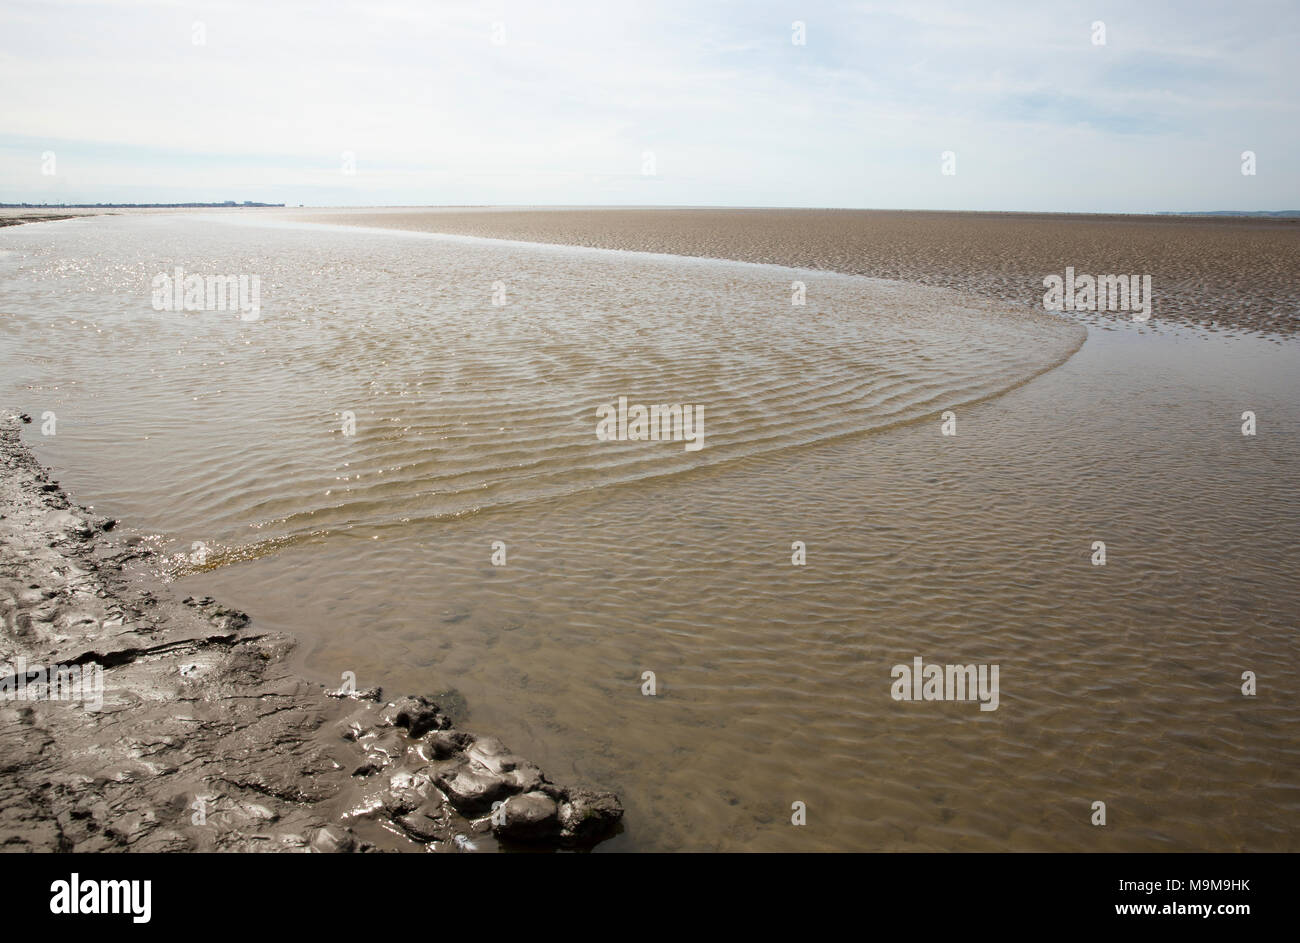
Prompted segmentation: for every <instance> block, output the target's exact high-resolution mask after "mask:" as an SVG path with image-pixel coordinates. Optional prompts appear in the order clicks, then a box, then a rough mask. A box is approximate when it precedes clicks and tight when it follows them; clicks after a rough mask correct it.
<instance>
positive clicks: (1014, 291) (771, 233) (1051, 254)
mask: <svg viewBox="0 0 1300 943" xmlns="http://www.w3.org/2000/svg"><path fill="white" fill-rule="evenodd" d="M279 212H283V213H288V212H289V211H287V210H285V211H279ZM293 217H294V218H296V219H302V220H308V221H312V222H321V223H341V224H345V225H353V226H380V227H385V228H392V229H416V230H424V231H428V232H442V233H456V234H461V235H470V236H486V237H491V238H497V239H514V240H521V241H525V242H550V243H564V244H567V245H579V246H591V247H594V248H604V249H631V250H637V251H643V252H664V253H670V254H673V255H689V256H703V257H707V258H718V259H737V260H740V261H745V262H766V263H771V264H775V265H791V266H796V267H799V268H813V269H824V270H827V271H833V272H845V273H848V274H851V275H869V276H872V277H874V278H888V279H897V280H899V281H906V282H913V283H916V284H920V285H932V286H935V287H940V288H951V289H956V290H958V291H964V292H970V293H972V294H976V295H981V296H984V297H989V298H996V299H999V300H1002V301H1011V302H1016V303H1020V304H1027V305H1030V306H1033V307H1037V308H1040V309H1041V307H1042V300H1043V279H1044V277H1045V276H1048V275H1053V274H1055V275H1063V274H1064V272H1065V269H1066V267H1067V266H1070V267H1073V268H1074V269H1075V271H1076V272H1078V273H1080V274H1083V273H1088V274H1092V275H1124V274H1127V275H1150V276H1151V279H1152V286H1153V287H1152V294H1153V295H1154V298H1155V305H1154V311H1153V312H1152V316H1151V319H1152V322H1153V324H1156V325H1158V324H1159V323H1160V322H1174V323H1183V324H1193V325H1197V326H1199V327H1205V328H1209V327H1213V328H1230V329H1237V330H1247V331H1258V332H1261V333H1268V334H1294V333H1296V332H1297V330H1300V294H1298V293H1297V291H1296V285H1297V284H1300V220H1290V219H1259V218H1217V217H1216V218H1211V217H1178V216H1122V215H1070V214H1052V213H948V212H913V211H901V210H815V209H757V208H755V209H749V208H696V207H692V208H668V207H665V208H652V207H639V208H627V207H610V208H602V207H580V208H572V209H567V208H531V209H510V208H497V207H484V208H452V207H449V208H422V207H398V208H376V209H362V208H357V209H348V210H342V209H334V210H331V209H317V210H296V211H293ZM1099 316H1100V317H1103V318H1105V317H1107V316H1109V317H1110V318H1120V319H1127V318H1129V317H1130V315H1128V314H1125V313H1117V312H1099Z"/></svg>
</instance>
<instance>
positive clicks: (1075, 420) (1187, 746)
mask: <svg viewBox="0 0 1300 943" xmlns="http://www.w3.org/2000/svg"><path fill="white" fill-rule="evenodd" d="M0 240H3V245H4V247H5V248H6V249H10V250H13V255H11V256H6V257H4V258H0V275H3V281H0V315H2V317H0V337H2V338H3V344H4V347H3V350H4V353H3V364H4V377H5V384H4V389H3V394H4V396H5V397H6V402H11V403H12V404H13V405H14V406H17V407H18V408H22V409H26V410H27V411H28V412H30V413H32V414H33V416H37V415H39V414H40V413H41V412H42V411H45V410H53V411H54V412H55V413H56V414H57V415H58V421H59V425H58V435H57V436H54V437H52V438H42V437H40V436H39V435H29V439H31V440H33V441H34V444H35V445H36V446H37V448H38V450H39V452H40V454H41V457H42V458H43V459H44V460H46V461H48V462H50V463H52V464H54V465H55V467H56V470H57V471H59V472H60V474H61V476H62V480H63V481H64V483H65V484H66V485H68V486H69V487H71V488H72V489H73V491H74V493H76V494H77V495H78V496H79V497H80V498H81V499H83V500H86V501H90V502H93V503H95V504H97V505H98V506H99V509H100V511H101V512H103V513H109V514H113V515H115V516H120V517H122V518H124V520H125V521H126V522H127V523H128V524H131V525H134V526H137V527H140V528H142V529H145V530H151V531H156V532H159V533H162V534H164V535H165V537H166V538H167V539H168V540H169V541H171V542H172V546H173V548H174V551H175V552H176V553H177V554H178V555H179V554H184V557H181V558H179V562H180V563H181V565H180V566H179V567H178V569H177V574H178V575H180V576H182V577H183V584H184V588H185V589H186V591H190V592H211V593H213V594H214V595H219V596H220V597H222V598H223V600H224V601H226V602H228V603H230V604H232V605H237V606H240V607H242V608H246V609H248V610H249V611H250V612H252V614H253V615H254V617H255V618H256V619H257V620H258V621H259V623H260V624H262V625H264V626H266V627H267V628H273V629H282V630H287V631H291V632H293V633H294V634H296V635H297V636H298V637H299V638H301V639H302V640H303V642H304V646H303V652H302V653H301V656H300V657H301V658H302V659H303V661H304V665H305V667H306V669H307V670H309V671H312V672H315V673H318V674H319V675H320V676H322V677H332V678H337V676H338V675H339V673H340V672H342V671H345V670H348V671H355V672H356V673H357V677H358V680H359V682H361V683H364V684H371V683H381V684H383V685H385V686H386V687H388V688H389V689H390V690H412V691H436V690H442V689H446V688H448V687H455V688H457V689H459V690H460V691H461V692H462V693H464V694H465V695H466V696H467V698H468V701H469V705H470V709H471V711H472V717H471V726H477V727H480V728H482V729H484V730H490V731H492V732H493V733H495V734H499V735H500V736H502V738H503V739H505V740H506V742H508V743H510V744H511V746H512V747H514V748H515V749H517V750H519V751H521V752H523V753H526V754H528V755H530V756H531V757H532V758H534V759H536V760H538V761H539V762H541V763H542V765H543V766H544V767H545V768H547V769H548V770H549V771H551V772H552V773H553V774H554V775H555V776H557V777H560V778H563V779H574V778H576V779H584V778H585V779H589V780H592V781H594V782H598V783H600V784H602V785H606V786H609V787H611V788H615V789H617V790H618V791H619V792H620V793H621V794H622V796H623V798H624V800H625V802H626V804H627V806H628V810H629V811H628V819H627V829H626V831H625V833H624V835H623V836H621V837H620V838H619V839H617V840H615V841H614V842H613V843H611V845H612V847H624V848H690V849H763V850H767V849H774V850H775V849H895V850H900V849H918V850H921V849H945V848H960V849H990V850H994V849H1055V848H1064V849H1078V850H1092V849H1100V848H1106V849H1151V850H1155V849H1161V848H1180V849H1191V848H1206V849H1223V850H1226V849H1233V848H1241V847H1244V848H1258V849H1263V848H1271V849H1280V848H1287V847H1291V842H1292V839H1291V838H1290V829H1289V823H1290V822H1292V821H1294V816H1295V813H1296V811H1297V808H1296V805H1297V800H1296V797H1295V795H1294V793H1295V784H1296V775H1295V774H1296V771H1297V766H1298V763H1297V755H1296V754H1297V745H1296V744H1297V742H1300V741H1298V740H1297V737H1296V736H1295V734H1296V730H1295V727H1294V723H1295V716H1296V715H1295V711H1294V710H1293V709H1292V707H1291V705H1292V704H1294V703H1295V696H1296V694H1297V692H1296V691H1295V690H1294V689H1295V687H1296V685H1297V682H1296V680H1295V673H1294V672H1293V671H1290V670H1289V666H1290V665H1292V664H1294V661H1295V658H1296V655H1297V651H1296V647H1297V646H1296V641H1295V633H1294V625H1293V620H1294V614H1295V612H1296V611H1297V603H1300V596H1298V591H1297V587H1296V583H1295V579H1294V577H1293V575H1292V574H1293V572H1294V569H1295V563H1296V560H1295V548H1296V546H1298V545H1300V540H1298V539H1297V538H1300V533H1298V530H1300V527H1298V525H1297V524H1296V521H1297V519H1298V517H1297V514H1296V511H1297V510H1300V508H1297V506H1296V505H1297V498H1296V496H1295V493H1294V489H1293V487H1292V484H1293V482H1294V480H1295V472H1296V461H1297V460H1296V455H1297V452H1296V448H1295V446H1296V443H1297V441H1300V410H1298V409H1297V405H1296V404H1297V402H1298V399H1297V395H1296V394H1297V392H1298V391H1297V388H1296V386H1297V381H1296V379H1295V371H1294V365H1295V356H1294V355H1295V349H1294V346H1293V345H1289V344H1288V345H1283V346H1281V347H1278V346H1274V345H1269V344H1266V343H1264V342H1262V341H1257V340H1251V339H1236V340H1232V341H1225V340H1223V339H1216V340H1214V341H1205V340H1200V339H1197V338H1194V337H1191V336H1188V335H1185V334H1181V333H1174V334H1168V335H1164V336H1156V335H1151V334H1147V333H1142V334H1139V333H1136V332H1133V331H1130V330H1128V329H1117V330H1115V331H1103V330H1094V331H1093V333H1092V338H1091V340H1090V341H1089V342H1088V343H1087V344H1086V345H1085V346H1084V347H1083V348H1082V350H1080V351H1079V353H1078V354H1076V355H1075V356H1074V357H1073V358H1071V359H1069V360H1068V361H1066V362H1064V363H1063V365H1061V366H1058V367H1057V368H1056V369H1054V370H1049V372H1047V373H1042V371H1044V370H1048V368H1050V367H1052V366H1053V365H1055V364H1058V363H1061V362H1062V361H1063V360H1064V359H1065V358H1066V357H1068V356H1069V355H1070V354H1071V352H1073V351H1074V350H1075V349H1076V347H1077V346H1078V343H1079V340H1080V337H1081V334H1082V332H1081V329H1080V328H1078V327H1077V326H1075V325H1072V324H1069V323H1067V322H1063V321H1058V320H1049V319H1047V318H1045V317H1042V316H1038V315H1032V314H1012V313H1004V312H1001V311H990V310H986V309H985V306H984V304H983V303H982V302H977V301H975V300H973V299H963V298H960V297H959V296H955V295H952V294H947V293H943V292H939V291H935V290H929V289H917V288H913V287H908V286H899V285H892V284H889V283H880V282H872V281H869V280H865V279H859V278H850V277H842V276H833V275H825V274H822V273H811V272H805V273H802V274H800V273H798V272H796V271H794V270H789V269H778V268H772V267H763V266H748V265H739V264H728V263H717V262H703V261H692V260H686V259H664V258H657V257H649V256H635V255H616V254H608V253H598V252H588V251H581V250H564V249H556V248H547V247H522V246H510V245H502V244H492V243H482V242H474V241H468V240H448V239H437V238H433V237H424V236H416V235H406V234H377V233H368V232H352V231H346V230H344V231H330V230H325V231H321V230H312V229H305V228H299V229H295V228H274V227H252V226H242V225H224V224H216V223H209V222H205V221H202V220H196V219H180V220H177V219H167V218H144V219H129V220H109V219H98V220H87V221H69V222H62V223H60V224H59V229H58V230H54V229H42V228H41V227H36V226H30V227H21V228H18V229H13V230H9V231H7V232H5V233H3V234H0ZM173 264H180V265H184V266H185V267H186V269H187V270H190V271H211V272H214V273H220V274H239V273H241V272H247V273H257V274H260V276H261V280H262V313H261V318H260V320H258V321H257V322H252V323H246V322H241V321H240V320H239V319H238V316H237V315H229V314H224V313H218V312H204V313H191V314H188V315H184V316H178V315H160V314H159V313H157V312H155V311H153V310H152V308H151V307H150V305H149V295H148V285H149V280H150V279H151V278H152V276H153V275H154V274H156V273H157V272H160V271H165V270H169V267H170V266H171V265H173ZM793 280H803V281H806V283H807V288H808V295H807V298H808V300H807V305H806V306H804V307H796V306H792V305H791V303H790V301H791V297H792V290H791V282H792V281H793ZM497 282H501V283H504V285H505V290H506V297H507V303H506V305H504V306H501V307H498V306H494V305H493V304H492V296H493V291H494V283H497ZM1038 374H1041V375H1038ZM1035 375H1038V377H1037V379H1035V380H1033V382H1031V383H1028V384H1027V385H1018V384H1021V383H1022V382H1023V381H1025V380H1026V379H1028V378H1030V377H1033V376H1035ZM1008 389H1010V392H1007V393H1005V395H1002V396H997V397H995V398H991V399H986V398H987V397H990V396H992V395H993V394H996V393H999V392H1001V391H1004V390H1008ZM619 395H626V396H628V397H629V399H630V400H632V401H633V402H645V403H650V402H655V403H660V402H662V403H702V404H704V405H705V406H706V409H707V411H706V415H707V422H708V430H707V446H706V447H705V448H704V449H703V450H702V451H700V452H687V451H685V450H683V449H682V448H681V445H680V444H670V443H601V442H597V441H596V438H595V435H594V429H595V408H596V406H598V405H599V404H601V403H605V402H611V401H614V400H616V399H617V397H618V396H619ZM980 400H982V401H981V402H976V401H980ZM962 404H970V405H962ZM950 408H954V409H955V410H956V412H957V415H958V423H959V434H958V435H957V436H956V437H952V438H950V437H943V436H941V435H940V434H939V420H938V413H939V412H940V411H941V410H945V409H950ZM1245 408H1250V409H1254V410H1255V411H1256V412H1257V414H1258V415H1259V416H1260V417H1261V419H1260V428H1261V434H1260V435H1259V436H1257V437H1255V438H1253V439H1246V438H1244V437H1243V436H1241V434H1240V431H1239V428H1238V427H1239V419H1238V417H1239V415H1240V413H1241V411H1242V410H1243V409H1245ZM347 411H351V412H352V413H353V414H355V418H356V434H355V436H348V435H344V433H343V431H342V430H343V425H342V423H343V420H344V418H345V413H346V412H347ZM35 428H36V427H35V426H33V427H29V431H31V430H35ZM873 430H874V431H873ZM1099 539H1100V540H1105V541H1106V543H1107V546H1108V558H1109V559H1108V563H1107V566H1105V567H1093V566H1092V565H1091V564H1090V562H1089V556H1090V553H1091V549H1090V547H1091V544H1092V542H1093V541H1094V540H1099ZM497 541H500V542H502V543H504V544H505V546H506V548H507V553H508V562H507V565H505V566H493V565H492V562H491V556H492V546H493V543H494V542H497ZM794 541H803V542H804V543H806V545H807V553H808V563H807V565H806V566H802V567H795V566H792V565H791V562H790V560H791V544H792V542H794ZM196 543H199V544H201V551H202V552H201V554H200V555H199V556H196V555H195V552H194V550H193V549H192V548H193V546H194V545H195V544H196ZM199 561H201V562H199ZM914 656H921V657H924V658H925V660H926V661H927V662H938V663H958V662H960V663H989V664H999V665H1000V666H1001V704H1000V707H999V709H998V710H997V711H996V712H988V713H985V712H980V711H979V710H978V709H977V708H976V707H975V706H974V705H973V704H969V703H966V704H961V703H919V704H907V703H898V702H894V701H892V700H891V699H890V698H889V682H890V667H891V666H892V665H894V664H896V663H898V662H910V661H911V659H912V658H913V657H914ZM1246 669H1254V670H1257V671H1258V672H1259V675H1260V678H1261V696H1259V697H1257V698H1255V699H1245V698H1243V697H1242V696H1241V694H1240V692H1239V690H1238V686H1239V683H1240V682H1239V680H1238V679H1239V677H1240V674H1241V671H1243V670H1246ZM647 670H651V671H654V672H655V673H656V675H657V678H658V682H659V694H658V696H657V697H654V698H647V697H643V696H642V695H641V690H640V685H641V675H642V672H644V671H647ZM1096 799H1102V800H1104V801H1106V802H1107V805H1108V808H1109V810H1110V819H1111V824H1110V825H1109V826H1108V827H1107V829H1105V830H1099V829H1095V828H1093V827H1092V826H1090V825H1089V824H1088V816H1089V812H1090V805H1091V803H1092V802H1093V801H1094V800H1096ZM795 801H802V802H805V803H807V806H808V810H809V813H808V825H807V826H805V827H803V828H796V827H793V826H791V825H790V824H789V817H790V806H791V803H792V802H795Z"/></svg>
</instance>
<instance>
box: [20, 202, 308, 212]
mask: <svg viewBox="0 0 1300 943" xmlns="http://www.w3.org/2000/svg"><path fill="white" fill-rule="evenodd" d="M231 206H262V207H267V206H280V207H282V206H284V204H283V203H254V202H252V201H250V200H245V201H244V202H243V203H236V202H235V201H234V200H226V201H225V202H223V203H0V209H4V210H182V209H184V210H189V209H222V208H225V207H231Z"/></svg>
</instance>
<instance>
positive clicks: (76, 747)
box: [0, 414, 622, 851]
mask: <svg viewBox="0 0 1300 943" xmlns="http://www.w3.org/2000/svg"><path fill="white" fill-rule="evenodd" d="M19 428H20V420H19V418H18V417H16V416H13V415H12V414H4V415H0V617H2V618H3V626H2V630H0V674H3V679H0V848H3V849H4V850H6V851H128V850H129V851H306V850H314V851H366V850H382V851H422V850H430V851H461V850H475V849H491V848H496V847H501V846H504V847H539V846H540V847H544V848H545V847H556V846H586V845H590V844H593V843H595V842H597V841H599V840H600V839H601V838H603V837H605V836H607V835H608V834H610V833H611V832H612V831H613V830H614V829H615V828H616V827H617V825H618V823H619V820H620V818H621V816H622V809H621V807H620V805H619V803H618V799H617V798H616V797H615V796H614V795H612V794H610V793H602V792H596V791H592V790H586V789H579V788H569V787H563V786H558V785H555V784H554V783H551V782H550V781H549V780H547V779H546V777H545V776H544V775H543V773H542V772H541V770H539V769H538V768H537V767H536V766H535V765H533V764H532V763H530V762H528V761H527V760H525V759H522V758H521V757H518V756H515V755H513V754H512V753H510V751H509V750H508V749H507V748H506V747H505V746H504V745H502V744H501V743H500V742H499V741H497V740H495V739H493V738H490V737H482V736H476V735H474V734H472V733H468V732H466V731H463V730H458V729H456V727H455V726H454V724H453V719H452V717H450V716H448V713H452V714H454V713H455V711H454V710H453V709H452V708H451V707H449V708H448V713H444V711H443V710H442V709H441V708H440V707H439V704H438V703H436V702H435V701H433V700H431V699H428V698H412V697H406V698H401V699H398V700H395V701H385V700H384V699H383V698H382V697H381V696H380V692H378V691H376V690H371V691H358V692H347V693H345V692H342V691H338V692H327V691H325V690H324V689H323V688H322V687H320V686H319V685H312V684H309V683H307V682H305V681H303V680H302V679H300V678H298V677H295V676H294V675H293V674H292V673H291V672H290V671H289V670H288V669H287V668H286V667H285V661H284V656H285V655H286V653H287V652H288V651H289V650H290V649H291V648H292V647H293V640H292V639H290V638H289V637H287V636H284V635H275V634H263V633H259V632H257V631H256V627H255V626H252V625H250V623H249V619H248V617H247V616H246V615H244V614H243V613H240V612H237V611H234V610H232V609H229V608H226V607H224V606H222V605H220V604H219V603H217V602H215V601H214V600H212V599H210V598H203V599H194V598H191V597H187V598H185V599H183V600H180V599H177V598H174V597H173V596H172V595H171V594H170V592H169V591H168V589H167V588H166V587H165V586H161V585H159V584H158V583H156V582H154V581H153V580H152V579H151V578H150V576H149V569H150V568H149V566H148V557H149V556H150V555H151V554H152V552H153V551H152V550H150V549H149V548H148V547H147V546H146V545H145V544H144V542H143V541H141V539H140V538H139V537H136V536H132V535H131V534H130V533H129V532H128V531H127V530H126V528H123V527H118V526H116V522H115V521H112V520H110V519H105V518H98V517H95V516H94V514H93V513H92V511H91V509H89V508H86V507H82V506H79V505H77V504H75V503H74V502H72V501H71V500H70V499H69V497H68V496H67V495H66V494H65V493H64V492H63V490H62V488H61V487H60V486H59V485H58V483H57V482H55V481H51V480H50V478H49V476H48V473H47V472H46V471H45V470H44V469H43V468H42V467H41V466H40V465H39V464H38V463H37V462H36V461H35V459H34V458H33V457H32V455H31V453H30V452H29V451H28V449H27V448H26V446H25V445H24V444H23V443H22V441H21V439H20V437H19ZM53 666H65V667H66V668H68V669H76V676H79V677H82V678H85V679H86V683H85V684H84V685H82V686H77V687H73V688H71V690H69V689H68V688H66V687H63V688H59V687H55V688H54V689H53V690H51V689H49V688H42V687H41V685H40V682H41V679H42V675H41V672H40V671H38V669H43V670H47V669H51V668H52V667H53ZM91 679H96V680H95V683H93V684H92V683H91ZM98 679H102V686H100V685H99V680H98ZM92 691H93V692H94V693H93V696H92V693H91V692H92ZM52 694H53V695H58V694H62V695H68V694H71V695H72V697H70V698H59V697H52V696H51V695H52ZM498 802H500V803H502V804H501V805H500V806H497V807H496V808H495V810H494V804H495V803H498Z"/></svg>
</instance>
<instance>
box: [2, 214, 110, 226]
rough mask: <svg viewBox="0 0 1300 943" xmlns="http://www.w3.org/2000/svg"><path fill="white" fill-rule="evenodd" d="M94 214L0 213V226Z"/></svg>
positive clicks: (45, 221) (75, 217)
mask: <svg viewBox="0 0 1300 943" xmlns="http://www.w3.org/2000/svg"><path fill="white" fill-rule="evenodd" d="M94 215H96V214H94V213H53V214H39V213H33V214H27V215H13V216H11V215H9V212H6V211H0V226H21V225H22V224H23V223H48V222H52V221H53V220H56V219H77V218H78V217H80V216H94Z"/></svg>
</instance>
